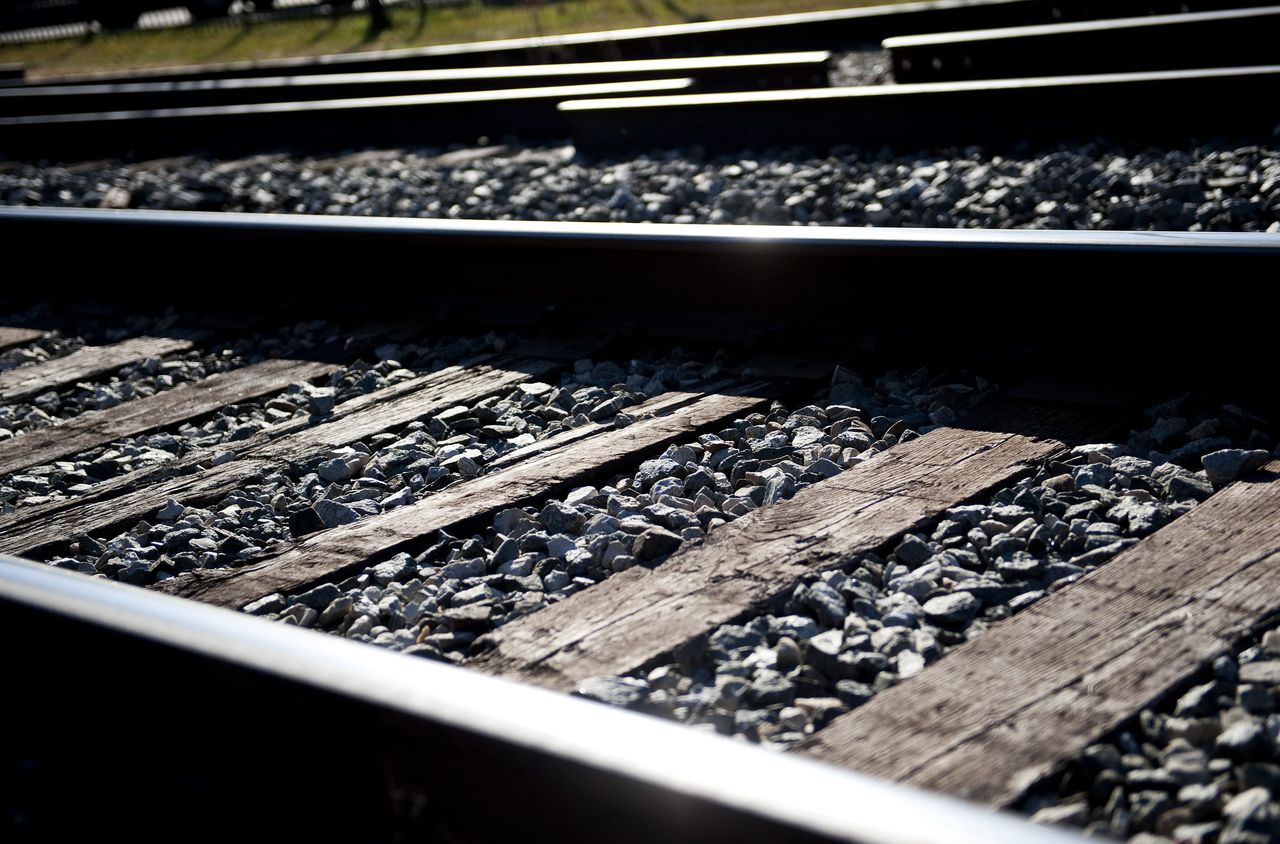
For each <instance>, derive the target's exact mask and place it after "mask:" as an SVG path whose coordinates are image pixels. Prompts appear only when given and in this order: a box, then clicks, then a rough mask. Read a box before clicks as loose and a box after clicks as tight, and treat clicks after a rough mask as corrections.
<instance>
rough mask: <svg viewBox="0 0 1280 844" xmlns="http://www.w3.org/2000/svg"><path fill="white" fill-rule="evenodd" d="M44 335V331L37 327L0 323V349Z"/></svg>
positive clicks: (37, 338) (18, 344)
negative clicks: (15, 326) (19, 326)
mask: <svg viewBox="0 0 1280 844" xmlns="http://www.w3.org/2000/svg"><path fill="white" fill-rule="evenodd" d="M44 335H45V332H43V331H41V330H40V329H38V328H14V327H12V326H8V325H0V349H10V348H13V347H14V346H21V345H22V344H23V343H30V342H33V341H35V340H39V339H40V338H41V337H43V336H44Z"/></svg>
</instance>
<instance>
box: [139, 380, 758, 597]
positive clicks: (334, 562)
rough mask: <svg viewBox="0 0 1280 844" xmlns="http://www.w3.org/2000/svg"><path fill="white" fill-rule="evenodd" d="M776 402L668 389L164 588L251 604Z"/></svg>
mask: <svg viewBox="0 0 1280 844" xmlns="http://www.w3.org/2000/svg"><path fill="white" fill-rule="evenodd" d="M769 400H770V399H769V391H768V389H767V388H765V386H764V385H762V384H751V385H746V386H744V387H743V388H741V389H740V390H737V391H735V392H733V393H719V394H712V395H705V396H701V395H697V394H688V393H684V394H681V393H669V394H666V395H664V396H662V397H659V399H657V400H655V402H656V403H657V404H658V405H659V406H663V405H665V406H666V410H665V411H663V412H661V413H658V414H655V415H653V416H651V417H650V418H647V419H642V420H640V421H637V422H634V423H632V424H631V425H628V426H627V427H625V428H614V427H612V426H608V425H600V426H596V429H595V432H594V435H592V436H588V437H586V438H583V439H575V440H574V441H572V442H570V443H568V444H562V446H563V447H561V448H556V449H553V450H550V451H542V450H534V451H533V452H531V453H530V455H529V456H528V458H527V459H526V460H524V461H522V462H519V463H517V464H516V465H514V466H511V467H510V468H507V469H505V470H503V471H497V472H493V473H491V474H487V475H482V476H481V477H479V478H476V479H474V480H471V481H466V482H464V483H459V484H456V485H454V486H452V487H448V488H446V489H444V490H441V491H440V492H437V493H435V494H433V495H429V496H427V497H426V498H423V499H421V500H420V501H418V502H416V503H414V504H411V505H408V506H405V507H398V508H396V509H395V510H392V511H390V512H388V513H383V514H382V515H379V516H372V517H370V518H367V519H362V520H360V521H358V522H354V523H352V524H350V525H344V526H342V527H338V528H334V529H332V530H327V531H323V532H321V533H318V534H315V535H314V536H312V537H311V538H309V539H305V540H302V541H301V542H297V543H294V544H293V545H292V546H291V547H289V548H287V549H285V550H283V551H281V552H278V553H276V554H273V555H270V556H268V557H265V558H261V559H258V560H255V561H253V562H252V563H250V564H249V565H246V566H244V567H242V568H238V569H231V570H225V571H213V572H199V573H195V572H193V573H189V574H186V575H183V576H181V577H176V578H173V579H172V580H168V581H165V582H163V583H160V584H157V588H159V589H161V590H163V591H165V592H169V593H171V594H175V595H181V596H183V597H188V598H196V599H199V600H202V601H206V602H209V603H214V604H219V605H221V606H226V607H240V606H244V605H245V604H247V603H249V602H251V601H253V600H255V599H257V598H259V597H261V596H263V595H267V594H270V593H272V592H295V591H299V590H302V589H304V588H309V587H310V586H312V585H314V584H316V583H319V582H323V581H325V580H330V579H334V578H338V577H344V576H346V575H347V574H348V573H350V572H352V571H353V570H355V569H357V568H359V567H361V566H363V565H365V564H367V563H368V562H370V561H374V560H376V559H379V558H385V557H387V556H390V555H392V554H395V553H398V552H399V551H402V550H405V549H406V548H408V547H411V546H412V545H413V544H415V543H416V542H418V541H419V540H421V539H422V538H424V537H427V536H430V535H431V534H432V533H434V532H435V531H437V530H440V529H443V528H449V527H451V526H453V525H457V524H460V523H463V522H468V521H471V520H474V519H477V518H480V517H482V516H488V515H490V514H493V513H496V512H498V511H500V510H505V509H507V508H508V507H519V506H523V505H525V504H531V503H535V502H539V501H542V500H545V499H547V498H549V497H552V496H554V495H556V494H558V493H561V492H567V491H568V490H569V489H571V488H573V487H574V486H578V485H580V484H581V483H585V482H588V481H589V480H591V479H594V478H596V477H598V476H601V475H603V474H607V473H608V472H610V471H611V470H613V468H614V467H616V466H619V465H620V464H624V463H626V464H630V463H634V462H635V461H636V460H637V459H640V458H641V457H643V456H644V455H646V454H648V453H652V452H654V451H655V450H658V449H661V448H663V447H665V446H666V445H669V444H670V443H672V442H674V441H676V440H678V439H682V438H685V437H689V436H691V435H693V434H695V433H698V432H699V431H701V430H705V429H706V428H708V427H711V426H719V425H723V424H726V423H728V422H729V421H731V420H733V419H736V418H739V417H741V416H742V415H744V414H747V413H750V412H752V411H754V410H757V409H760V408H762V407H767V405H768V403H769Z"/></svg>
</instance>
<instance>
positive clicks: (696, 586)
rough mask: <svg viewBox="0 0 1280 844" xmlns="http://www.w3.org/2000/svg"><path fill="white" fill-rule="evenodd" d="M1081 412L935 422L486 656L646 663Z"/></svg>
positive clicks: (566, 668) (1037, 453)
mask: <svg viewBox="0 0 1280 844" xmlns="http://www.w3.org/2000/svg"><path fill="white" fill-rule="evenodd" d="M1073 419H1074V417H1071V416H1070V414H1063V413H1060V412H1055V411H1047V410H1037V409H1018V410H1016V411H1012V412H1010V415H1005V411H1004V410H1003V409H999V408H998V409H997V411H996V413H995V414H994V415H990V414H988V416H987V418H986V419H985V420H983V421H984V422H985V423H986V424H984V425H982V426H980V427H972V428H968V429H962V428H943V429H939V430H936V431H933V432H932V433H929V434H927V435H925V436H923V437H920V438H919V439H916V440H912V441H911V442H908V443H904V444H903V445H900V446H897V447H896V448H893V449H890V450H889V451H887V452H884V453H883V454H881V455H879V456H878V457H876V458H875V459H874V460H871V461H868V462H867V463H864V464H862V465H860V466H857V467H855V468H853V469H850V470H848V471H846V472H843V473H841V474H839V475H837V476H835V477H833V478H830V479H828V480H825V481H823V482H821V483H819V484H816V485H814V486H812V487H810V488H809V489H806V490H803V491H801V492H800V493H799V494H797V495H796V496H795V498H793V499H791V500H790V501H787V502H782V503H780V504H778V505H776V506H773V507H768V508H764V509H760V510H756V511H754V512H752V513H750V514H748V515H746V516H744V517H743V518H741V519H739V520H737V521H735V522H733V523H732V524H731V525H728V526H726V527H723V528H721V529H720V530H718V531H716V532H714V533H712V534H711V535H710V536H709V537H708V539H707V540H706V541H705V542H704V543H703V544H701V545H698V546H694V547H690V548H688V549H686V550H684V551H681V552H677V553H676V554H675V555H673V556H672V557H671V558H670V559H668V560H667V562H666V563H664V564H663V565H662V566H661V567H660V568H658V569H657V570H654V571H650V570H648V569H645V568H641V567H637V568H634V569H629V570H628V571H625V572H623V573H621V574H619V575H616V576H614V577H611V578H609V579H608V580H606V581H605V582H604V583H601V584H598V585H597V586H595V587H593V588H591V589H587V590H584V591H583V592H579V593H577V594H575V595H573V596H572V597H570V598H569V599H567V600H565V601H561V602H560V603H558V604H556V605H554V606H551V607H548V608H546V609H545V610H542V611H540V612H537V613H533V614H532V615H529V616H526V617H524V618H521V619H517V620H516V621H514V622H512V623H511V624H508V625H506V626H505V627H503V628H501V629H500V630H498V631H497V632H496V633H495V634H493V635H492V637H491V643H492V645H493V648H492V649H491V650H490V651H489V652H487V653H486V654H484V655H482V656H480V657H478V658H477V659H476V660H474V662H475V664H476V665H477V667H480V668H482V669H483V670H486V671H490V672H493V673H497V674H502V675H508V676H513V677H519V678H521V679H523V680H527V681H531V682H535V683H538V684H539V685H543V686H547V687H550V688H555V689H560V690H566V691H567V690H569V689H572V688H573V687H574V686H575V685H577V683H578V682H579V681H581V680H583V679H585V678H587V677H590V676H593V675H598V674H621V673H625V672H627V671H631V670H634V669H637V668H641V667H644V666H646V665H648V664H650V663H652V662H653V661H655V660H657V659H659V658H660V657H662V656H664V655H665V654H668V653H670V652H672V651H674V650H676V649H677V648H679V647H680V646H682V645H684V644H685V643H687V642H690V641H692V640H696V639H697V638H698V637H700V636H702V635H705V634H706V633H707V632H708V631H710V630H713V629H714V628H715V627H716V626H718V625H720V624H723V623H726V622H728V621H731V620H732V619H734V618H736V617H738V616H739V615H741V614H743V613H744V612H747V611H748V610H750V609H752V608H754V607H757V606H759V605H760V604H762V603H763V602H764V601H765V600H767V599H768V598H770V597H771V596H773V595H775V594H778V593H779V592H782V591H784V590H786V589H789V588H790V587H791V586H792V585H793V584H794V583H795V581H796V579H797V578H799V577H800V576H801V575H802V574H805V573H807V572H811V571H814V570H816V569H822V568H827V567H831V566H837V565H840V564H842V563H844V562H845V561H847V560H849V559H850V558H851V557H853V556H855V555H857V554H860V553H865V552H867V551H872V550H874V549H876V548H878V547H879V546H881V545H882V544H884V543H885V542H887V541H888V540H890V539H892V538H893V537H894V536H897V535H898V534H901V533H903V532H904V531H908V530H911V529H912V528H913V527H915V526H917V525H919V524H922V523H923V522H925V521H927V520H928V519H931V518H933V517H935V516H937V515H938V514H940V513H941V512H942V511H943V510H945V509H946V508H947V507H950V506H952V505H955V504H958V503H961V502H963V501H965V500H967V499H969V498H972V497H973V496H975V495H978V494H979V493H981V492H983V491H985V490H987V489H990V488H991V487H993V486H996V485H998V484H1001V483H1004V482H1006V481H1008V480H1009V479H1011V478H1013V477H1015V476H1016V475H1018V474H1020V473H1021V472H1023V471H1024V470H1025V469H1026V468H1027V466H1028V465H1030V464H1031V463H1032V462H1034V461H1036V460H1038V459H1040V458H1043V457H1047V456H1049V455H1051V454H1053V453H1055V452H1057V451H1059V450H1060V449H1062V448H1063V444H1062V442H1060V441H1059V440H1058V439H1057V438H1055V437H1053V436H1048V435H1047V433H1048V431H1050V430H1051V429H1054V428H1056V429H1057V432H1058V433H1061V434H1062V435H1064V436H1066V435H1067V434H1068V433H1070V432H1073V431H1076V430H1091V429H1092V428H1091V427H1090V426H1091V425H1092V423H1089V424H1088V425H1083V426H1078V425H1077V424H1076V422H1075V421H1073ZM1064 423H1070V424H1064ZM1092 430H1096V429H1092ZM1018 432H1021V433H1018ZM623 610H625V611H623Z"/></svg>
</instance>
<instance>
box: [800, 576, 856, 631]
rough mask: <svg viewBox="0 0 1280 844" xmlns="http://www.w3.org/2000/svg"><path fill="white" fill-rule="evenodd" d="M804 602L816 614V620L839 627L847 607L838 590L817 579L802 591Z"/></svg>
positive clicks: (847, 609)
mask: <svg viewBox="0 0 1280 844" xmlns="http://www.w3.org/2000/svg"><path fill="white" fill-rule="evenodd" d="M804 604H805V606H807V607H809V608H810V609H811V610H813V611H814V613H815V614H816V615H817V616H818V621H820V622H821V623H822V624H825V625H826V626H827V627H841V626H843V625H844V618H845V616H846V615H848V614H849V608H848V606H847V605H846V604H845V601H844V598H843V597H842V596H841V595H840V593H839V592H837V591H836V590H834V589H832V588H831V587H830V586H828V585H827V584H825V583H823V582H821V581H819V582H817V583H815V584H813V585H812V586H810V587H809V588H808V590H806V591H805V593H804Z"/></svg>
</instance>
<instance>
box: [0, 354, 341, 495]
mask: <svg viewBox="0 0 1280 844" xmlns="http://www.w3.org/2000/svg"><path fill="white" fill-rule="evenodd" d="M333 368H334V367H333V365H332V364H325V363H316V362H314V361H302V360H268V361H263V362H262V363H255V364H251V365H249V366H246V367H242V368H241V369H235V370H232V371H230V372H218V373H215V374H213V375H210V376H209V377H208V378H205V379H203V380H201V381H196V382H194V383H191V384H180V385H178V386H177V387H174V388H173V389H171V390H165V391H164V392H161V393H156V394H155V395H153V396H147V397H146V398H141V399H137V400H135V401H129V402H125V403H124V404H118V405H116V406H115V407H110V408H107V409H106V410H94V411H90V412H88V413H82V414H80V415H79V416H76V417H74V418H72V419H69V420H67V421H66V422H64V423H62V424H60V425H54V426H52V427H49V428H41V429H39V430H36V431H31V432H30V433H26V434H22V435H20V436H17V437H14V438H12V439H10V440H6V441H5V442H2V443H0V474H8V473H10V472H20V471H22V470H23V469H27V468H30V467H32V466H39V465H41V464H42V463H52V462H53V461H55V460H60V459H62V458H64V457H69V456H71V455H74V454H80V453H81V452H84V451H88V450H89V449H93V448H98V447H99V446H102V445H106V444H107V443H110V442H113V441H115V440H118V439H120V438H121V437H135V436H138V435H139V434H145V433H147V432H149V431H156V430H159V429H161V428H164V427H167V426H169V425H177V424H180V423H182V422H186V421H187V420H189V419H194V418H196V417H199V416H203V415H205V414H206V413H212V412H213V411H215V410H217V409H218V408H220V407H226V406H227V405H229V404H236V403H238V402H243V401H249V400H251V399H256V398H260V397H262V396H265V395H268V394H270V393H275V392H278V391H279V390H283V389H284V388H285V387H287V386H289V385H290V384H297V383H302V382H305V381H310V380H312V379H313V378H319V377H320V376H322V375H325V374H326V373H328V372H330V371H331V370H332V369H333Z"/></svg>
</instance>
